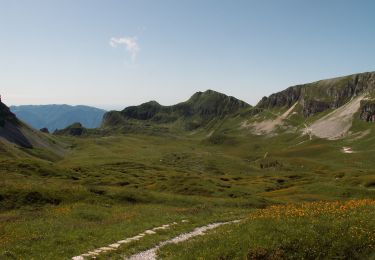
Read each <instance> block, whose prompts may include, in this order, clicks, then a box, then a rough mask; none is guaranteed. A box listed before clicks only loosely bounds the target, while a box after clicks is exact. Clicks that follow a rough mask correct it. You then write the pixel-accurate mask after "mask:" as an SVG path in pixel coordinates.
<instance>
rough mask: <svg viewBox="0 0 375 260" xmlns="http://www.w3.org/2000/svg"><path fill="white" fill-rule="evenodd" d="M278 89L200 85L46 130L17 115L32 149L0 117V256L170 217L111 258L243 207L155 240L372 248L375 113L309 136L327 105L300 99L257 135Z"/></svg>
mask: <svg viewBox="0 0 375 260" xmlns="http://www.w3.org/2000/svg"><path fill="white" fill-rule="evenodd" d="M348 79H350V80H351V79H352V78H348ZM348 79H345V80H348ZM342 80H344V79H342ZM332 82H335V81H332ZM332 82H331V83H332ZM340 82H341V81H340ZM345 82H346V81H345ZM331 83H329V82H325V83H324V84H328V85H330V84H331ZM315 84H318V85H319V86H320V85H321V84H322V83H321V82H320V83H319V82H318V83H315ZM324 84H323V85H324ZM332 84H333V83H332ZM332 84H331V85H332ZM331 85H330V86H331ZM331 87H332V88H334V87H335V86H334V84H333V85H332V86H331ZM343 87H345V84H344V83H342V82H341V83H340V86H339V89H341V88H343ZM288 91H291V93H294V92H293V91H295V89H292V90H288ZM288 93H289V92H288ZM276 96H277V95H276ZM280 96H281V98H280V99H279V98H277V97H276V98H269V99H263V101H262V102H263V105H264V106H261V105H259V106H257V107H255V108H253V107H251V106H249V105H247V104H246V103H244V102H242V101H239V100H237V99H235V98H232V97H227V96H225V95H223V94H220V93H217V92H214V91H206V92H203V93H201V92H199V93H197V94H195V95H193V96H192V98H191V99H189V100H188V101H186V102H183V103H180V104H177V105H175V106H169V107H166V106H161V105H159V104H158V103H156V102H149V103H146V104H143V105H141V106H137V107H130V108H127V109H125V110H123V111H121V112H110V113H107V114H106V115H105V121H104V124H103V128H100V129H93V130H92V129H90V130H88V129H85V128H83V127H82V126H81V125H79V124H75V125H72V126H71V127H68V128H67V129H64V130H62V131H60V132H58V133H57V134H56V135H47V134H44V133H40V132H36V131H33V130H31V129H30V128H28V127H27V126H25V125H23V124H22V123H21V124H19V125H18V126H19V128H17V127H16V128H14V129H15V130H17V131H19V132H20V133H24V135H22V138H26V141H30V143H31V144H32V147H33V148H32V149H31V148H25V147H26V146H24V147H23V148H21V147H19V146H16V145H15V144H17V140H15V141H13V142H12V140H13V139H17V138H18V137H19V135H15V136H11V137H12V138H13V139H11V138H9V135H8V134H9V132H6V130H7V129H5V128H0V186H1V189H0V259H68V258H71V257H73V256H76V255H80V254H82V253H85V252H88V251H90V250H95V249H97V248H100V247H104V246H107V245H109V244H112V243H114V242H116V241H119V240H122V239H126V238H129V237H133V236H135V235H137V234H140V233H142V232H144V231H146V230H150V229H152V228H155V227H158V226H160V225H165V224H170V223H174V222H175V223H177V224H174V225H173V226H171V227H170V228H167V229H165V230H162V231H160V232H159V231H158V232H157V233H156V234H153V235H152V236H151V235H150V236H145V237H143V238H142V239H140V240H138V241H132V242H131V243H128V244H124V245H122V246H121V247H119V248H118V249H117V250H113V251H111V252H107V253H105V254H103V255H101V256H99V258H102V259H108V258H110V259H119V258H123V257H124V256H129V255H131V254H133V253H136V252H139V251H140V250H145V249H148V248H150V247H152V246H154V245H156V244H158V242H160V241H163V240H166V239H169V238H172V237H175V236H176V235H178V234H181V233H184V232H189V231H191V230H193V229H194V228H196V227H199V226H204V225H207V224H209V223H213V222H222V221H230V220H236V219H242V221H241V222H240V223H238V224H230V225H226V226H222V227H220V228H218V229H217V230H212V231H210V232H209V233H208V234H207V236H204V237H200V238H196V239H193V240H191V241H187V242H183V243H181V244H178V245H168V246H166V247H163V248H162V249H161V251H160V254H161V255H162V256H163V257H164V258H167V259H168V258H172V259H199V258H202V259H210V258H211V259H235V258H239V259H243V258H248V259H267V258H269V259H280V258H292V259H293V258H294V259H301V258H309V257H312V258H321V259H322V258H359V259H363V258H368V257H370V256H371V254H373V253H374V250H373V246H374V240H373V239H374V237H373V235H371V234H373V233H374V232H373V231H374V227H375V226H374V225H375V223H374V213H373V212H374V207H375V206H374V203H373V200H374V199H375V189H374V187H375V171H374V168H375V161H374V159H373V151H374V150H375V142H374V138H375V135H374V133H375V132H374V130H375V129H374V127H375V126H374V125H372V124H370V123H368V122H364V121H361V120H359V115H358V113H357V115H356V116H355V119H354V121H353V126H352V129H351V131H352V132H353V133H352V134H350V135H348V137H347V138H344V139H340V140H335V141H328V140H324V139H318V138H315V137H314V138H312V139H310V137H309V136H308V135H302V134H301V131H300V130H301V129H304V128H305V126H304V124H305V123H311V122H313V121H314V120H317V119H318V118H321V117H322V116H324V115H325V114H327V113H328V112H329V111H331V110H330V109H328V110H325V111H318V110H319V109H318V110H316V111H318V112H317V113H312V114H311V116H310V117H308V118H306V117H305V107H303V105H302V104H298V105H296V106H295V107H294V110H293V112H294V113H291V114H290V115H289V116H288V117H287V118H285V119H284V121H283V123H284V124H279V125H276V127H275V128H274V129H273V130H272V131H271V132H269V134H267V135H255V134H254V133H253V132H252V129H251V127H252V124H254V123H255V122H260V121H264V120H266V121H267V122H272V120H274V119H275V118H277V119H280V115H282V114H283V113H285V112H286V111H288V110H289V106H288V105H287V104H288V103H291V105H293V104H295V101H294V100H293V99H290V100H288V95H285V93H284V94H280ZM271 97H272V96H271ZM294 98H295V97H294ZM267 100H268V101H267ZM267 102H269V104H271V105H272V106H271V105H270V106H268V105H267ZM278 102H281V103H278ZM261 104H262V103H261ZM279 104H281V105H280V106H278V105H279ZM4 111H5V112H6V110H5V109H4V110H3V112H4ZM314 111H315V110H314ZM316 111H315V112H316ZM0 112H1V111H0ZM310 112H311V111H310ZM7 116H10V114H7ZM1 118H3V121H4V122H6V121H9V120H10V119H9V118H7V117H4V116H3V117H1ZM12 120H16V122H18V120H17V119H16V118H13V119H12ZM280 122H281V121H280ZM22 127H23V128H22ZM77 133H79V134H77ZM3 137H4V139H6V140H8V141H4V139H1V138H3ZM6 137H8V138H6ZM21 146H22V145H21ZM344 147H350V148H351V149H352V150H351V151H352V152H353V153H344V152H343V148H344ZM320 209H326V210H325V211H320ZM298 212H299V213H301V212H302V213H301V214H302V215H299V213H298ZM182 220H186V221H182ZM352 227H356V228H358V232H359V233H358V232H357V233H353V232H354V231H356V230H353V228H352ZM352 235H353V236H354V237H353V236H352Z"/></svg>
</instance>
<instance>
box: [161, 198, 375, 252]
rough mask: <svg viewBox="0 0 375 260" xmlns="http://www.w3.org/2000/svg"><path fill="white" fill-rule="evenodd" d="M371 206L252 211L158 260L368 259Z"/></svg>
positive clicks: (372, 246)
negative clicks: (237, 221)
mask: <svg viewBox="0 0 375 260" xmlns="http://www.w3.org/2000/svg"><path fill="white" fill-rule="evenodd" d="M374 218H375V200H354V201H348V202H316V203H304V204H300V205H287V206H272V207H269V208H267V209H264V210H255V211H254V212H252V213H251V214H250V215H249V216H248V217H247V218H246V219H245V220H243V221H242V222H240V223H238V224H235V225H231V226H224V227H222V228H219V229H218V230H215V231H214V232H210V233H209V234H207V235H205V236H203V237H199V238H197V239H194V240H192V241H189V242H186V243H184V244H177V245H168V246H165V247H163V248H162V250H161V252H160V254H159V255H160V256H161V257H162V258H163V259H369V258H370V257H373V256H374V250H375V234H374V230H375V222H374Z"/></svg>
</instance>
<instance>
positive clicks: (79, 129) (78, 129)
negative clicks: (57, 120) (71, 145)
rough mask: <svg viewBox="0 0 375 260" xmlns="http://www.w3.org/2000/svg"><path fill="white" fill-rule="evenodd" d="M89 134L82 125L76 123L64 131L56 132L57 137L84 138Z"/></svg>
mask: <svg viewBox="0 0 375 260" xmlns="http://www.w3.org/2000/svg"><path fill="white" fill-rule="evenodd" d="M86 133H87V129H86V128H84V127H83V126H82V124H81V123H74V124H72V125H70V126H68V127H67V128H65V129H62V130H56V131H55V132H54V133H53V134H55V135H70V136H82V135H84V134H86Z"/></svg>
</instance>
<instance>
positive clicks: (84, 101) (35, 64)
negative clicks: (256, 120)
mask: <svg viewBox="0 0 375 260" xmlns="http://www.w3.org/2000/svg"><path fill="white" fill-rule="evenodd" d="M373 10H375V3H374V2H372V1H366V0H361V1H355V2H354V1H339V0H332V1H323V0H321V1H314V2H307V1H304V2H302V1H297V0H287V1H283V2H280V1H267V2H266V3H265V2H261V1H236V2H233V1H226V0H225V1H220V2H217V1H213V0H207V1H204V2H202V1H189V2H183V3H182V2H177V1H169V0H162V1H158V2H156V1H147V0H144V1H113V0H111V1H88V0H83V1H72V0H68V1H46V0H36V1H32V2H31V1H5V0H0V29H1V32H2V34H0V57H1V59H0V71H2V77H0V94H1V95H2V96H3V101H4V102H5V103H6V104H7V105H38V104H69V105H89V106H94V107H98V108H103V109H107V110H110V109H122V108H124V107H125V106H127V105H137V104H140V103H143V102H147V101H149V100H156V101H158V102H159V103H161V104H163V105H172V104H176V103H178V102H181V101H184V100H187V99H188V98H189V97H190V96H191V95H192V94H194V93H195V92H197V91H205V90H207V89H213V90H216V91H219V92H222V93H224V94H227V95H230V96H234V97H236V98H238V99H241V100H244V101H245V102H248V103H249V104H251V105H254V104H256V103H257V102H258V101H259V100H260V99H261V98H262V97H263V96H268V95H270V94H272V93H274V92H277V91H280V90H283V89H285V88H287V87H289V86H292V85H297V84H302V83H309V82H313V81H317V80H321V79H326V78H332V77H337V76H344V75H349V74H354V73H360V72H365V71H375V65H374V63H373V61H374V60H375V53H374V52H373V46H374V45H375V36H374V35H375V27H374V26H373V25H374V24H375V17H374V16H373V14H372V13H373Z"/></svg>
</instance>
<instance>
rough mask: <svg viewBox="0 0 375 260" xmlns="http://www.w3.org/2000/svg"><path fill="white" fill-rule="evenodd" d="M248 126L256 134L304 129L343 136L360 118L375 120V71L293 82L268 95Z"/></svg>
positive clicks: (331, 136)
mask: <svg viewBox="0 0 375 260" xmlns="http://www.w3.org/2000/svg"><path fill="white" fill-rule="evenodd" d="M253 111H254V114H256V117H253V118H252V119H251V118H250V119H249V120H248V122H247V123H245V124H244V126H246V127H248V128H250V129H252V131H253V132H254V133H256V134H271V133H276V132H277V130H281V129H283V128H284V130H301V131H302V132H303V133H305V134H309V135H310V136H316V137H320V138H325V139H340V138H343V137H346V136H348V135H349V132H350V130H351V128H352V126H353V124H355V123H356V122H358V121H364V122H374V121H375V72H366V73H360V74H354V75H349V76H345V77H338V78H333V79H326V80H320V81H317V82H313V83H308V84H302V85H297V86H292V87H289V88H287V89H286V90H283V91H281V92H278V93H275V94H272V95H270V96H269V97H264V98H263V99H262V100H261V101H260V102H259V103H258V104H257V105H256V106H255V107H254V109H253Z"/></svg>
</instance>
